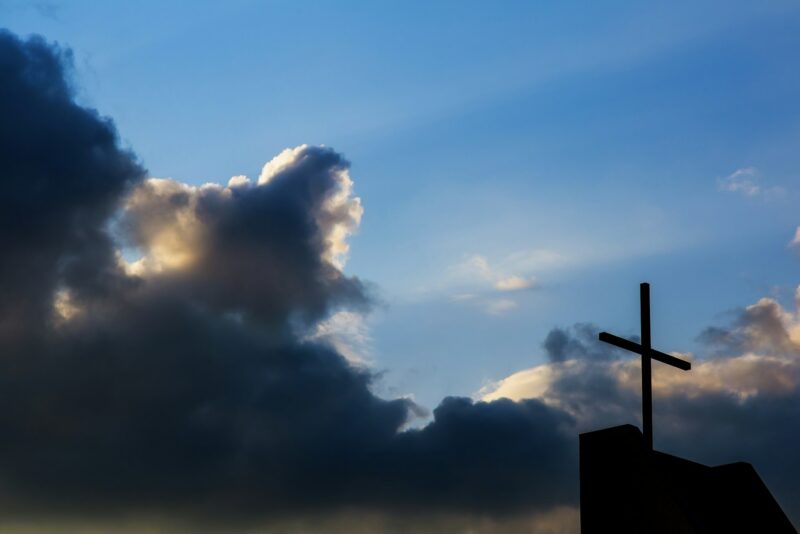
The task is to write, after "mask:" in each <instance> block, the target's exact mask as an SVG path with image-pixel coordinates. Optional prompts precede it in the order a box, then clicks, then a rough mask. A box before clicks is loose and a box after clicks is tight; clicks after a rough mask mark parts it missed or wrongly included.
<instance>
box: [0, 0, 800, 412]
mask: <svg viewBox="0 0 800 534" xmlns="http://www.w3.org/2000/svg"><path fill="white" fill-rule="evenodd" d="M0 19H2V25H3V26H5V27H7V28H9V29H10V30H12V31H14V32H15V33H18V34H21V35H26V34H30V33H39V34H42V35H43V36H45V37H46V38H47V39H48V40H55V41H58V42H59V43H61V44H63V45H66V46H69V47H71V48H72V50H73V52H74V62H75V65H76V84H77V85H78V86H79V92H80V99H81V101H82V102H84V103H86V104H89V105H91V106H92V107H96V108H97V109H99V110H100V111H101V113H103V114H105V115H108V116H110V117H112V118H113V119H114V121H115V122H116V124H117V127H118V129H119V131H120V133H121V135H122V137H123V139H124V141H125V142H126V143H127V144H129V145H130V146H131V147H132V148H133V149H134V150H135V151H136V153H137V154H138V155H139V156H140V158H141V159H142V161H143V162H144V164H145V166H146V167H147V168H148V169H149V173H150V175H152V176H157V177H172V178H175V179H177V180H181V181H185V182H189V183H194V184H201V183H203V182H206V181H213V182H223V183H224V182H226V181H227V180H228V178H229V177H231V176H233V175H239V174H246V175H248V176H250V177H256V176H257V175H258V173H259V170H260V168H261V166H262V165H263V164H264V163H265V162H266V161H268V160H269V159H271V158H272V157H273V156H274V155H276V154H277V153H279V152H280V151H281V150H282V149H284V148H286V147H293V146H296V145H299V144H302V143H308V144H324V145H327V146H331V147H334V148H335V149H336V150H337V151H339V152H341V153H343V154H344V155H345V156H346V157H347V158H348V159H349V160H350V161H351V162H352V169H351V176H352V178H353V180H354V182H355V192H356V194H357V195H358V196H360V197H361V199H362V202H363V205H364V208H365V213H364V217H363V220H362V222H361V226H360V229H359V232H358V234H357V235H355V236H354V237H353V238H352V239H351V248H350V256H349V262H348V263H347V272H348V273H350V274H354V275H357V276H359V277H361V278H363V279H365V280H368V281H370V282H371V283H373V284H374V287H375V290H376V292H377V294H378V295H379V296H380V299H381V302H382V305H381V306H379V307H378V308H377V309H376V310H375V311H374V312H373V313H372V314H371V315H370V316H369V317H368V318H367V319H366V320H365V321H366V324H365V325H364V328H365V330H364V331H362V333H365V334H366V335H367V336H368V338H369V339H368V341H367V343H366V347H361V348H362V349H364V350H366V351H367V352H368V354H369V358H370V359H371V360H372V362H373V365H374V366H375V367H376V368H377V369H383V370H385V373H384V375H383V378H382V379H381V384H380V386H379V387H380V388H382V390H383V391H385V392H386V394H387V395H406V394H411V395H414V397H415V398H416V399H417V400H418V401H419V402H420V403H421V404H423V405H426V406H428V407H433V406H435V405H436V404H437V403H438V401H439V400H440V399H441V398H442V397H443V396H445V395H450V394H459V395H472V394H475V393H476V392H477V391H478V390H479V389H480V388H481V387H482V386H483V385H484V384H485V383H487V382H488V381H494V380H499V379H502V378H503V377H506V376H508V375H510V374H512V373H514V372H515V371H518V370H520V369H524V368H526V367H531V366H533V365H535V364H537V363H540V362H542V361H543V359H544V356H543V351H542V349H541V343H542V341H543V339H544V337H545V336H546V334H547V332H548V331H549V330H550V329H551V328H553V327H554V326H568V325H571V324H573V323H575V322H592V323H595V324H597V325H599V326H600V327H602V328H603V329H608V330H611V331H615V332H619V333H622V334H633V333H635V329H636V326H637V307H638V302H637V298H638V290H637V284H638V283H639V282H640V281H644V280H648V281H650V282H651V283H652V284H653V306H654V308H653V314H654V342H655V343H656V344H657V345H658V346H660V347H661V348H662V349H664V350H677V351H693V350H697V345H696V342H695V338H696V336H697V335H698V333H699V332H700V331H701V330H702V329H703V328H705V327H706V326H708V325H710V324H716V323H720V322H725V321H726V320H727V319H726V317H727V316H726V315H725V314H726V312H728V311H730V310H732V309H735V308H741V307H743V306H746V305H749V304H751V303H753V302H755V301H757V300H758V299H759V298H761V297H764V296H772V297H775V298H776V299H778V301H779V302H781V303H783V304H784V305H785V306H786V307H788V308H792V309H793V306H792V298H793V294H794V289H795V287H796V286H797V284H798V283H799V282H800V279H798V276H797V269H798V261H800V259H799V258H798V254H797V252H796V251H795V250H792V248H791V247H789V243H790V242H791V240H792V238H793V236H794V233H795V230H796V228H797V226H798V224H800V218H798V217H797V210H796V206H797V205H798V200H800V198H798V197H800V179H799V178H798V169H799V168H800V152H798V150H797V146H798V142H799V141H800V101H798V99H797V94H798V91H799V90H800V69H798V60H797V50H800V33H798V32H797V31H796V28H797V24H798V22H800V7H798V6H797V4H796V3H794V2H707V1H706V2H704V1H700V2H652V3H647V6H646V7H645V6H644V5H643V4H636V3H632V2H604V3H592V4H591V5H586V4H585V3H577V2H559V3H544V2H509V3H504V4H502V6H500V5H498V4H494V3H488V2H437V3H435V4H433V5H428V4H427V3H417V4H408V3H405V2H403V3H401V2H381V3H373V2H336V3H334V2H325V3H323V2H319V3H303V4H299V3H297V2H235V1H233V2H225V3H221V2H193V3H191V7H189V4H187V3H178V2H136V3H135V4H134V3H131V4H128V5H123V4H118V3H113V4H112V3H108V2H80V1H77V2H69V3H64V4H59V3H52V4H50V3H39V4H35V5H34V4H27V3H23V2H15V1H9V0H6V1H0ZM737 171H738V174H737ZM735 184H739V186H740V187H739V188H738V190H729V189H737V188H736V187H735ZM748 184H750V185H757V186H758V190H757V191H756V190H753V189H748V187H749V186H748ZM513 276H516V277H519V278H521V279H524V280H528V281H531V280H533V281H535V282H534V286H533V288H531V289H528V290H520V291H499V290H497V289H495V288H494V287H493V286H494V285H496V284H497V283H498V282H499V281H500V280H502V279H508V278H509V277H513Z"/></svg>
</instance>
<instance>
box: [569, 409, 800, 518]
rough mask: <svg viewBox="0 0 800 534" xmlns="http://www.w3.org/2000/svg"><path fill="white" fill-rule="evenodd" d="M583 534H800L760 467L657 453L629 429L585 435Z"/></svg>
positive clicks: (582, 443)
mask: <svg viewBox="0 0 800 534" xmlns="http://www.w3.org/2000/svg"><path fill="white" fill-rule="evenodd" d="M580 479H581V490H580V498H581V532H582V533H583V534H593V533H603V534H604V533H608V532H614V533H618V534H624V533H634V532H635V533H667V532H670V533H672V532H681V533H683V532H686V533H712V532H713V533H716V532H719V533H722V532H725V533H734V532H753V533H756V532H758V533H761V532H764V533H774V534H781V533H784V532H785V533H796V532H797V531H796V530H795V528H794V527H793V526H792V524H791V522H790V521H789V519H788V518H787V517H786V515H785V514H784V513H783V510H781V507H780V506H779V505H778V503H777V501H776V500H775V498H774V497H773V496H772V494H771V493H770V492H769V489H767V487H766V485H765V484H764V482H763V481H762V480H761V478H760V477H759V476H758V473H756V470H755V469H754V468H753V466H752V465H750V464H749V463H746V462H736V463H732V464H726V465H720V466H717V467H709V466H706V465H702V464H699V463H695V462H691V461H689V460H685V459H683V458H679V457H677V456H672V455H670V454H665V453H663V452H659V451H654V450H650V449H649V448H648V447H646V445H645V443H644V439H643V436H642V433H641V432H640V431H639V429H638V428H636V427H635V426H633V425H623V426H617V427H612V428H606V429H603V430H597V431H594V432H587V433H585V434H581V435H580Z"/></svg>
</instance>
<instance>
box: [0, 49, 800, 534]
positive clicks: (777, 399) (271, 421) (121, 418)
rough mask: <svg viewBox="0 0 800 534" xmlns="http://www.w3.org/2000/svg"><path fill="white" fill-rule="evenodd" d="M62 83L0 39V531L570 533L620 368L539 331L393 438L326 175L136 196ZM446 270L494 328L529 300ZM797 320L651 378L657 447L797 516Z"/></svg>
mask: <svg viewBox="0 0 800 534" xmlns="http://www.w3.org/2000/svg"><path fill="white" fill-rule="evenodd" d="M69 64H70V54H69V52H68V51H66V50H63V49H60V48H58V47H55V46H53V45H50V44H47V43H46V42H44V41H43V40H41V39H39V38H33V39H29V40H25V41H23V40H20V39H18V38H16V37H14V36H13V35H11V34H9V33H0V75H1V76H2V79H3V84H0V188H1V189H2V191H3V192H4V194H3V195H0V246H2V248H3V252H4V253H3V255H0V291H2V295H3V299H2V300H0V348H1V349H2V358H0V403H1V405H2V406H3V409H2V410H0V429H2V431H3V436H4V439H3V440H2V444H0V448H2V454H1V455H0V480H2V495H3V499H2V500H0V519H2V521H3V523H4V524H16V523H14V521H22V522H23V523H25V521H27V519H28V518H31V517H35V518H36V520H35V521H34V526H36V525H38V526H39V527H40V528H41V529H43V530H44V531H48V530H53V529H52V528H50V527H49V526H48V525H50V526H52V525H53V524H56V525H63V524H64V522H67V523H70V522H72V523H75V524H77V525H78V526H77V527H76V529H77V530H80V531H85V530H86V528H84V527H85V526H86V525H85V523H86V524H103V521H109V517H111V516H116V515H117V514H119V513H124V514H125V515H126V517H130V518H131V521H132V523H131V524H132V525H150V524H151V522H155V523H157V524H158V525H161V526H162V528H164V529H166V530H167V531H171V532H172V531H175V530H178V529H179V528H184V527H185V528H186V530H188V531H198V530H199V529H201V528H206V529H208V530H210V531H215V530H216V531H218V530H219V529H220V528H221V526H224V527H225V529H226V530H234V529H236V528H238V527H241V528H242V529H246V528H253V527H254V525H257V527H258V528H259V529H260V530H265V531H270V529H271V530H272V531H274V532H282V531H285V530H290V529H294V530H299V531H315V530H325V531H337V530H338V531H340V532H358V531H359V529H360V531H362V532H364V531H369V532H372V531H375V530H385V531H389V532H391V531H394V532H406V531H410V530H415V531H426V529H427V531H430V532H433V531H437V532H439V531H443V530H447V529H448V528H450V529H462V528H466V526H469V528H470V529H473V530H474V531H476V532H503V531H507V532H514V531H519V530H520V529H524V528H533V529H537V530H542V531H552V532H559V531H565V532H569V531H574V529H575V528H576V525H577V519H576V505H577V454H576V453H577V438H576V434H577V432H579V431H582V430H588V429H592V428H597V427H600V426H605V425H611V424H620V423H624V422H629V421H631V420H632V419H635V418H636V417H637V416H638V410H639V397H638V387H639V384H638V369H637V361H636V360H635V359H631V358H629V357H628V356H625V355H624V354H622V353H620V352H619V351H617V350H616V349H613V348H611V347H609V346H606V345H601V344H599V343H598V342H597V340H596V334H597V328H596V327H594V326H592V325H590V324H576V325H574V326H572V327H569V328H557V329H554V330H553V331H551V332H550V334H549V335H548V336H547V337H546V339H545V340H544V343H543V347H542V349H543V352H544V355H545V356H546V357H547V358H548V361H547V363H545V364H543V365H540V366H537V367H534V368H532V369H528V370H525V371H521V372H519V373H516V374H514V375H512V376H510V377H508V378H506V379H504V380H501V381H499V382H498V383H496V384H493V385H492V386H490V387H488V388H486V389H484V390H483V391H482V394H481V395H482V399H480V400H471V399H466V398H447V399H445V400H444V401H442V403H441V404H440V405H439V406H438V407H436V408H435V409H434V410H433V420H432V422H431V423H429V424H428V425H427V426H425V427H423V428H411V429H408V428H407V423H408V421H409V420H410V419H411V418H413V417H414V416H415V414H416V413H419V411H420V408H419V407H418V406H415V405H414V404H413V402H412V401H411V400H409V399H382V398H379V397H378V396H376V395H375V394H374V393H373V392H372V386H373V384H374V382H375V380H376V375H375V374H374V373H373V372H372V371H371V370H370V369H369V367H367V366H365V365H364V361H363V360H364V359H363V354H364V351H363V350H362V349H363V348H364V347H365V346H367V345H368V338H367V337H366V334H365V332H364V330H363V328H362V327H361V326H360V325H361V323H360V321H361V317H362V314H363V313H365V312H367V311H368V310H369V307H370V305H371V298H370V291H369V286H368V284H365V283H364V282H363V281H362V280H360V279H359V278H357V277H354V276H348V275H346V274H345V273H344V272H343V266H344V263H345V261H346V257H347V252H348V243H347V238H348V236H349V235H351V234H352V233H353V232H354V231H356V229H357V227H358V225H359V223H360V220H361V215H362V212H363V209H362V207H361V203H360V201H359V200H358V198H356V197H355V196H354V194H353V182H352V180H351V178H350V176H349V163H348V162H347V161H346V160H345V159H344V157H343V156H342V155H341V154H339V153H337V152H336V151H334V150H332V149H330V148H326V147H312V146H305V145H303V146H299V147H295V148H292V149H287V150H285V151H283V152H282V153H281V154H279V155H278V156H276V157H275V158H273V159H272V160H271V161H269V162H268V163H267V164H266V165H265V166H264V167H263V169H262V172H261V173H260V175H259V177H258V178H257V179H256V180H255V181H254V182H253V181H251V180H249V179H248V178H247V177H244V176H236V177H233V178H231V179H230V180H228V181H227V184H226V185H221V184H206V185H203V186H199V187H198V186H192V185H188V184H183V183H180V182H177V181H174V180H165V179H153V178H150V179H148V178H146V172H145V170H144V169H143V167H142V165H141V163H140V162H139V161H138V160H137V158H136V157H135V155H134V154H133V153H131V152H130V151H128V150H126V149H123V148H121V147H120V144H119V141H118V138H117V134H116V131H115V128H114V126H113V123H112V122H111V121H110V120H109V119H106V118H103V117H101V116H99V115H98V113H97V112H95V111H93V110H90V109H86V108H84V107H81V106H79V105H77V104H76V103H75V101H74V98H73V91H72V89H71V87H70V84H69V83H68V80H69V75H70V71H69ZM534 256H536V255H526V256H525V257H526V258H532V257H534ZM548 257H549V256H548ZM536 258H539V256H536ZM523 259H524V258H523ZM523 259H520V258H517V259H516V260H515V261H519V262H523ZM470 261H471V265H472V267H473V271H475V272H478V273H482V274H481V276H482V279H483V280H484V284H485V285H488V286H489V287H491V289H492V290H493V291H503V293H502V294H499V293H495V296H498V295H500V296H502V297H503V298H495V299H491V300H487V301H486V302H485V303H486V304H487V305H494V306H495V309H496V311H497V312H498V313H499V312H502V311H504V310H507V309H509V307H512V306H513V305H515V302H514V301H513V300H512V299H510V298H508V296H509V293H508V291H514V290H520V289H525V288H526V287H528V286H529V285H530V283H531V279H530V278H525V277H523V276H522V275H519V276H517V275H512V274H508V275H506V274H502V275H501V274H498V273H497V272H495V271H493V270H492V269H491V268H490V267H489V265H488V262H487V261H486V260H485V258H483V261H481V258H480V257H474V258H472V259H471V260H470ZM525 261H527V260H525ZM537 261H539V260H538V259H537ZM548 261H549V260H548ZM508 272H525V269H522V268H520V269H508ZM470 295H471V294H470ZM464 300H471V298H466V297H465V298H464ZM509 303H510V304H509ZM487 309H491V308H487ZM799 325H800V320H798V315H797V312H796V311H791V312H790V311H787V310H786V309H784V308H783V307H782V306H781V305H780V304H779V303H778V302H776V301H774V300H770V299H762V300H761V301H759V302H757V303H755V304H753V305H752V306H749V307H747V308H746V309H744V310H742V311H741V313H740V314H739V316H738V317H737V318H736V320H735V321H733V323H732V324H729V325H725V326H721V327H720V326H717V327H713V328H709V329H707V330H705V331H704V332H703V333H702V334H701V339H702V340H703V342H704V343H705V345H706V347H707V350H706V352H707V354H704V357H703V358H700V357H697V358H695V359H694V367H693V371H692V372H691V373H690V374H680V376H679V377H673V376H672V375H670V374H669V373H670V372H672V373H678V371H675V370H672V369H658V368H657V369H656V371H655V376H656V383H655V386H654V392H655V395H656V397H657V402H656V439H657V440H658V441H659V442H660V443H661V444H663V448H664V449H665V450H671V451H674V452H677V453H679V454H683V455H685V456H687V457H690V458H694V459H698V460H700V461H706V462H709V463H719V462H724V461H732V460H738V459H742V458H744V459H748V460H751V461H753V462H754V463H755V465H756V467H758V468H759V469H760V470H761V471H762V474H763V475H764V476H765V478H766V480H767V482H768V483H769V484H770V485H771V487H772V488H773V490H774V491H775V492H776V494H777V495H778V496H779V498H783V499H784V504H786V503H787V501H788V502H800V498H798V497H800V495H797V488H796V487H793V486H794V480H795V479H796V478H797V475H798V474H800V459H799V458H798V456H797V454H796V453H795V452H794V451H793V450H791V447H787V444H796V443H798V438H800V436H798V431H797V430H795V428H796V425H791V424H787V421H796V420H798V416H800V414H798V413H797V412H798V410H800V409H799V408H798V406H800V402H798V400H800V398H799V397H798V393H797V384H798V379H799V378H800V375H798V361H800V348H799V347H800V326H799ZM349 351H350V352H349ZM683 356H685V357H694V356H693V355H683ZM720 444H724V446H720ZM795 449H796V447H795ZM777 450H779V451H784V452H785V454H783V455H782V456H781V457H780V458H777V457H776V455H775V454H774V453H773V451H777ZM789 511H790V513H792V512H793V513H794V514H795V517H797V515H796V514H798V513H800V511H798V510H792V509H791V508H790V509H789ZM153 518H154V519H153ZM37 522H38V523H37ZM29 523H30V521H27V523H25V525H24V526H30V525H29ZM113 524H114V525H115V528H116V527H117V526H118V524H117V523H116V522H114V523H113ZM164 525H167V526H164ZM131 528H132V529H133V530H136V527H135V526H134V527H131ZM148 528H150V527H148ZM120 529H122V527H120ZM101 530H102V529H101ZM150 530H153V528H150Z"/></svg>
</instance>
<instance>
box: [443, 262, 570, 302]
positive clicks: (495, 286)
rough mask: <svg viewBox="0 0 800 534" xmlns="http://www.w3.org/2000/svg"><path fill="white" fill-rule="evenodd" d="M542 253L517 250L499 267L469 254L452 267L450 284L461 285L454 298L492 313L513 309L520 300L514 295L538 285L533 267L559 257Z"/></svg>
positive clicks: (500, 263) (452, 298)
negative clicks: (512, 296) (533, 253)
mask: <svg viewBox="0 0 800 534" xmlns="http://www.w3.org/2000/svg"><path fill="white" fill-rule="evenodd" d="M538 252H539V253H537V254H535V255H532V254H524V253H516V254H514V255H511V256H508V257H506V258H505V259H504V260H502V261H500V262H499V263H498V264H497V265H496V266H495V265H493V264H492V263H490V262H489V260H488V259H487V258H486V256H483V255H481V254H472V255H470V256H467V257H466V258H465V259H464V260H463V261H461V262H460V263H458V264H456V265H455V266H453V267H451V268H450V270H449V273H448V278H449V281H450V283H451V284H453V285H454V286H456V287H458V288H459V291H458V292H457V293H455V294H453V295H451V296H450V300H451V301H452V302H469V303H470V304H471V305H477V306H479V307H481V308H482V309H483V310H484V311H485V312H486V313H488V314H490V315H502V314H504V313H507V312H509V311H511V310H513V309H514V308H516V307H517V306H518V303H517V301H516V300H514V299H512V298H510V296H511V295H512V294H514V293H519V292H522V291H527V290H531V289H534V288H535V287H537V281H536V278H535V277H534V276H533V275H532V274H531V273H530V270H531V267H532V266H533V265H536V264H540V265H541V264H545V263H552V262H553V261H556V259H555V258H557V257H558V256H557V255H556V254H554V253H544V251H538ZM498 294H502V295H503V296H502V297H501V296H499V295H498Z"/></svg>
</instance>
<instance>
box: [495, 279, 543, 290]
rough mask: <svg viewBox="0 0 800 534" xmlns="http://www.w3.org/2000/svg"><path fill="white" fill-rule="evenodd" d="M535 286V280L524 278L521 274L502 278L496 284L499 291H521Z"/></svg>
mask: <svg viewBox="0 0 800 534" xmlns="http://www.w3.org/2000/svg"><path fill="white" fill-rule="evenodd" d="M533 286H534V282H533V280H531V279H528V278H522V277H521V276H508V277H506V278H501V279H499V280H498V281H497V282H495V284H494V288H495V289H497V290H498V291H521V290H523V289H531V288H532V287H533Z"/></svg>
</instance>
